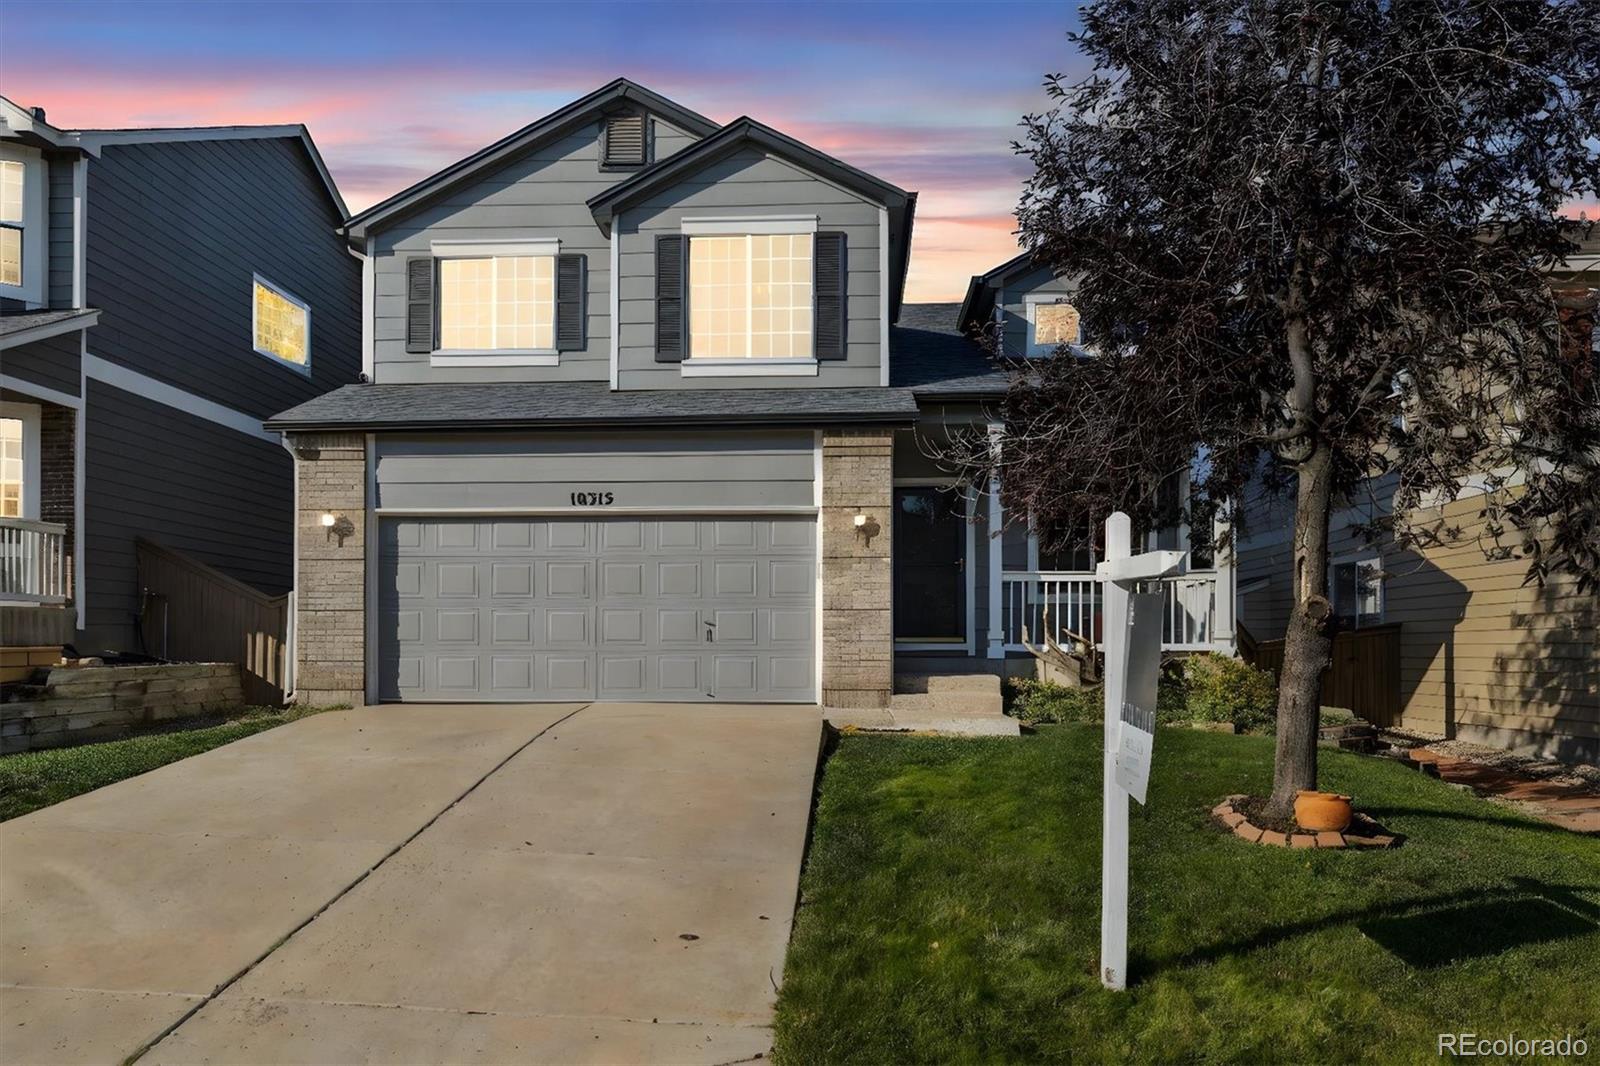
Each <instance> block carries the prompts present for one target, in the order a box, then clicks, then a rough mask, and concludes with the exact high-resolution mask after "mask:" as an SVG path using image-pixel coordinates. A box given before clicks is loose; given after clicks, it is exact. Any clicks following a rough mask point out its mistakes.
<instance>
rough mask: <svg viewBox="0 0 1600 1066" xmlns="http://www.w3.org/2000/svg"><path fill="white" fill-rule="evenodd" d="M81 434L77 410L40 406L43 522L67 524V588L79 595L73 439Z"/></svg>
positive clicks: (47, 405)
mask: <svg viewBox="0 0 1600 1066" xmlns="http://www.w3.org/2000/svg"><path fill="white" fill-rule="evenodd" d="M76 435H77V412H75V411H73V409H72V408H70V407H62V406H60V405H59V404H53V403H47V404H41V405H40V409H39V521H41V522H57V523H60V524H61V525H64V526H66V527H67V535H66V552H67V576H68V581H67V587H68V588H70V589H72V590H73V592H74V595H76V591H77V587H78V583H77V581H76V580H74V578H75V576H76V575H74V574H73V573H72V565H73V562H74V560H75V558H76V557H75V556H74V554H73V546H74V544H76V542H77V534H78V530H77V526H76V522H75V521H74V519H75V518H76V513H75V510H74V506H73V505H74V503H75V499H76V490H75V486H76V484H77V478H76V476H75V474H76V468H75V459H74V449H73V438H74V437H75V436H76Z"/></svg>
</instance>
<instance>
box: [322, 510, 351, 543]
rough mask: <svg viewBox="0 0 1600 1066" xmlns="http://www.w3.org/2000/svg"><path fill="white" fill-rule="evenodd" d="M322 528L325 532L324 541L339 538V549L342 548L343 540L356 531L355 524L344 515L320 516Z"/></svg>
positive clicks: (324, 514)
mask: <svg viewBox="0 0 1600 1066" xmlns="http://www.w3.org/2000/svg"><path fill="white" fill-rule="evenodd" d="M322 528H323V529H325V530H327V531H328V532H327V534H326V539H328V540H333V539H334V538H335V537H337V538H339V547H341V548H342V547H344V538H346V537H348V536H349V535H350V534H352V533H354V532H355V531H356V524H355V523H354V522H352V521H350V519H348V518H346V517H345V516H344V515H333V514H329V513H327V512H324V513H323V515H322Z"/></svg>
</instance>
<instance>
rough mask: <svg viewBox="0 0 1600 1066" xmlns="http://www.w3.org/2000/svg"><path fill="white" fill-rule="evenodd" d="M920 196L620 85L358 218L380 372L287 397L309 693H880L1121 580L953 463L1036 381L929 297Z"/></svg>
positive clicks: (986, 648)
mask: <svg viewBox="0 0 1600 1066" xmlns="http://www.w3.org/2000/svg"><path fill="white" fill-rule="evenodd" d="M915 208H916V194H915V193H912V192H908V191H906V190H904V189H900V188H898V187H896V186H895V185H893V184H891V183H889V182H887V181H884V180H882V179H880V178H877V177H874V176H873V175H871V174H867V173H864V172H863V171H861V170H858V169H856V168H855V167H852V166H849V165H848V164H846V163H843V162H841V161H839V160H837V159H834V158H832V157H830V156H828V155H826V154H824V153H822V152H819V151H817V150H816V149H814V148H811V147H809V146H808V145H805V144H803V143H801V142H799V141H797V140H795V139H793V138H792V137H789V136H786V135H785V134H783V133H781V132H779V131H777V130H774V129H772V128H770V127H768V126H765V125H763V124H762V123H760V122H757V121H755V120H753V119H750V118H739V119H736V120H734V121H732V122H729V123H727V124H726V125H719V124H717V123H715V122H712V121H710V120H708V119H706V118H705V117H704V116H701V115H698V114H695V113H694V112H692V111H689V110H687V109H686V108H683V107H681V106H679V105H677V104H675V103H673V102H672V101H670V100H667V99H665V98H663V97H661V96H659V95H657V94H655V93H653V92H650V91H649V90H647V89H644V88H642V87H640V86H638V85H636V84H633V83H631V82H628V81H626V80H618V81H615V82H612V83H610V84H608V85H606V86H604V87H602V88H600V89H599V90H597V91H595V92H593V93H591V94H589V95H588V96H585V97H583V98H582V99H579V100H577V101H575V102H573V103H572V104H570V105H568V106H566V107H563V108H561V109H560V110H558V111H556V112H555V113H553V114H551V115H548V116H546V117H545V118H542V119H540V120H539V121H537V122H534V123H533V124H532V125H530V126H527V127H526V128H524V129H522V130H519V131H517V132H516V133H513V134H512V135H510V136H508V137H506V138H505V139H503V140H501V141H498V142H496V143H495V144H492V145H490V146H488V147H487V148H485V149H483V150H482V151H480V152H477V153H475V154H473V155H472V156H470V157H468V158H466V159H464V160H462V161H461V162H459V163H456V164H455V165H453V166H450V167H448V168H446V169H444V170H442V171H440V172H439V173H437V174H435V175H433V176H432V177H429V178H427V179H426V180H424V181H422V182H420V183H418V184H416V185H414V186H412V187H411V188H409V189H406V190H404V191H403V192H400V193H398V194H397V195H395V196H393V197H391V198H389V199H388V200H385V201H384V202H382V203H380V204H378V205H376V206H374V207H372V208H370V209H368V210H366V211H363V212H360V213H359V214H357V215H355V216H354V217H353V218H351V219H350V220H349V221H348V222H347V223H346V225H345V227H344V234H345V236H346V237H347V239H348V241H349V244H350V247H351V249H352V250H353V251H355V252H357V253H359V255H360V256H361V257H362V260H363V266H364V282H363V302H362V312H361V316H360V322H361V328H362V336H363V352H364V359H365V374H366V377H367V379H368V382H367V383H364V384H360V385H352V386H347V387H345V388H342V389H339V390H337V391H335V392H331V393H328V394H326V395H324V396H320V397H317V398H315V399H313V400H310V401H309V402H306V403H303V404H300V405H299V406H296V407H293V408H290V409H288V410H285V411H283V412H282V413H280V414H278V415H276V416H274V417H273V418H271V419H269V420H268V422H267V425H268V427H269V428H271V429H274V430H278V431H281V432H283V433H284V434H285V436H286V440H287V443H288V445H289V447H290V449H291V450H292V451H293V453H294V454H295V456H296V460H297V470H298V473H297V484H298V493H299V497H298V504H297V515H298V520H297V538H298V551H297V566H298V573H297V579H296V588H297V590H298V592H297V600H298V602H297V614H296V634H295V645H296V649H297V652H296V655H297V673H296V677H295V679H294V687H295V693H296V697H297V698H298V699H300V700H302V701H304V702H308V703H327V702H334V701H350V702H362V701H368V702H371V701H378V700H415V701H451V700H460V701H482V700H502V701H527V700H544V699H549V700H560V699H585V700H592V699H601V700H641V699H652V700H668V701H677V700H683V701H690V700H700V701H703V700H730V701H795V702H808V703H809V702H817V701H820V702H822V703H825V704H828V705H832V706H836V707H874V706H881V705H883V704H885V703H887V702H888V701H889V697H890V694H891V692H892V691H893V689H894V678H895V674H896V671H897V669H898V670H899V671H900V672H901V673H907V672H911V671H913V670H925V671H934V670H957V671H963V670H965V671H971V672H990V673H992V672H997V671H999V670H1001V669H1003V668H1004V665H1005V662H1006V660H1007V658H1008V656H1014V655H1020V654H1023V651H1022V642H1021V641H1022V626H1023V623H1024V620H1025V617H1026V614H1027V612H1028V611H1030V610H1037V609H1038V608H1039V606H1040V605H1041V604H1042V603H1043V602H1045V599H1046V598H1047V597H1049V596H1050V595H1052V594H1053V595H1056V596H1058V597H1062V598H1063V602H1064V597H1065V596H1066V595H1068V594H1069V593H1070V592H1073V591H1077V592H1081V593H1083V594H1084V595H1085V596H1087V597H1088V599H1087V600H1085V601H1084V602H1085V603H1086V604H1088V605H1089V607H1090V608H1091V609H1092V601H1093V598H1094V593H1093V592H1092V589H1090V588H1088V586H1092V584H1093V582H1092V577H1091V576H1090V575H1089V574H1088V573H1085V572H1082V571H1080V572H1079V573H1077V574H1076V575H1075V576H1076V577H1077V578H1081V579H1084V585H1085V588H1082V589H1075V590H1074V589H1066V588H1063V587H1059V579H1061V578H1063V577H1067V576H1072V575H1064V574H1056V575H1054V576H1055V578H1057V579H1058V587H1057V588H1056V589H1055V591H1054V593H1052V592H1051V591H1050V590H1048V589H1046V588H1045V587H1044V586H1043V585H1042V584H1041V580H1040V577H1041V572H1040V570H1039V567H1038V565H1037V562H1038V560H1037V552H1036V549H1035V550H1034V551H1033V552H1032V553H1031V554H1030V551H1029V544H1030V538H1029V537H1028V534H1027V531H1026V529H1025V527H1022V526H1017V525H1016V524H1015V523H1012V524H1011V525H1012V526H1013V532H1012V533H1011V534H1010V535H1009V536H1001V535H999V533H1000V531H1001V530H1002V529H1003V528H1005V527H1006V526H1007V524H1008V523H1007V522H1006V521H1005V518H1004V515H1003V514H1002V511H1001V506H1000V500H999V496H998V493H996V492H994V491H992V489H993V488H994V486H979V487H976V488H966V487H962V486H959V485H957V484H955V483H954V481H953V479H952V478H951V477H950V476H949V474H948V473H947V472H946V471H944V470H942V469H941V468H940V465H939V463H938V462H937V460H936V459H935V458H932V457H930V453H931V452H933V451H935V450H936V447H935V444H936V441H937V439H938V438H939V437H940V436H941V435H943V434H944V433H946V432H947V431H948V428H949V427H950V426H961V427H970V426H972V425H974V424H977V425H979V426H985V425H987V424H988V422H989V420H990V415H989V413H988V408H989V407H990V406H992V404H993V401H994V400H995V399H996V398H997V397H999V396H1000V395H1001V394H1002V393H1003V392H1004V390H1005V387H1006V384H1007V381H1008V376H1007V374H1006V372H1005V369H1004V368H1003V367H998V366H995V365H992V364H991V362H990V360H989V359H988V358H987V356H986V355H985V353H984V352H983V350H982V349H981V348H980V347H979V346H978V345H976V344H975V343H973V342H972V341H971V340H969V339H968V338H966V337H965V336H963V335H962V333H961V331H960V329H959V327H958V322H957V317H958V315H957V311H958V308H957V307H956V305H954V304H945V305H923V306H906V307H903V306H902V293H903V290H904V287H905V281H906V272H907V261H908V255H909V253H910V248H911V233H912V221H913V217H914V213H915ZM994 430H995V433H996V434H997V435H998V434H999V433H1000V432H1001V427H999V426H998V425H996V426H995V427H994ZM1030 564H1034V565H1031V566H1030ZM1047 576H1048V575H1047ZM1213 584H1214V583H1213ZM1206 591H1207V595H1208V596H1212V597H1213V598H1214V587H1208V588H1207V590H1206ZM1208 604H1209V601H1208ZM1214 613H1215V612H1214V611H1212V610H1211V609H1210V607H1209V606H1208V607H1207V609H1206V612H1205V617H1204V618H1200V619H1196V620H1194V625H1193V626H1191V627H1189V629H1190V635H1191V636H1192V637H1193V638H1194V640H1195V641H1202V640H1203V641H1204V642H1206V644H1207V646H1209V644H1210V642H1211V641H1212V640H1213V639H1214V636H1213V634H1214V632H1215V620H1214V617H1213V615H1214ZM1179 628H1184V627H1179Z"/></svg>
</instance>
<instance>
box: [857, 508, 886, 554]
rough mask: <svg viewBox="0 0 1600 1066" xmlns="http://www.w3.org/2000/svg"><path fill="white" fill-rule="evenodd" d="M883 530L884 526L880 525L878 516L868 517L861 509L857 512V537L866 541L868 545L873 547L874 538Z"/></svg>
mask: <svg viewBox="0 0 1600 1066" xmlns="http://www.w3.org/2000/svg"><path fill="white" fill-rule="evenodd" d="M882 532H883V527H882V526H880V525H878V520H877V519H876V518H868V517H867V516H866V515H864V514H862V513H861V512H860V511H857V512H856V539H857V540H860V541H864V542H865V543H866V546H867V547H869V548H870V547H872V538H873V537H876V536H877V535H878V534H879V533H882Z"/></svg>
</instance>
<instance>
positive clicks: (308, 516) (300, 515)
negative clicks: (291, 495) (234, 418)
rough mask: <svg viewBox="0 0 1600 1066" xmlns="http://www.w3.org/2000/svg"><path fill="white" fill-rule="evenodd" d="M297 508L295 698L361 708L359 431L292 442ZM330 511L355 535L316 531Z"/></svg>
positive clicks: (362, 455)
mask: <svg viewBox="0 0 1600 1066" xmlns="http://www.w3.org/2000/svg"><path fill="white" fill-rule="evenodd" d="M289 443H290V447H291V448H292V449H293V450H294V455H295V467H296V476H297V484H298V491H299V499H298V500H297V501H296V502H295V508H296V510H295V514H296V530H295V543H296V547H295V550H296V552H297V553H298V563H299V567H300V569H299V574H298V577H297V580H296V588H297V590H298V591H297V595H296V614H295V677H294V692H295V695H294V699H295V702H296V703H299V704H303V705H306V706H313V707H322V706H327V705H329V704H335V703H349V704H353V705H355V706H360V705H361V704H362V703H363V702H365V697H364V689H365V687H366V665H365V664H366V558H367V545H366V525H367V524H366V499H367V452H366V441H365V440H364V439H363V438H362V436H361V435H360V434H357V433H343V434H336V433H306V434H296V435H294V436H293V437H292V438H291V439H290V442H289ZM325 513H331V514H333V515H336V516H343V517H345V518H348V519H349V520H350V522H351V524H352V525H354V526H355V531H354V532H353V533H351V534H349V535H348V536H346V537H345V538H344V543H343V544H341V543H339V538H337V537H334V536H330V535H329V532H328V530H327V529H325V528H324V527H323V525H322V516H323V514H325Z"/></svg>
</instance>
